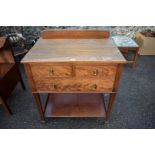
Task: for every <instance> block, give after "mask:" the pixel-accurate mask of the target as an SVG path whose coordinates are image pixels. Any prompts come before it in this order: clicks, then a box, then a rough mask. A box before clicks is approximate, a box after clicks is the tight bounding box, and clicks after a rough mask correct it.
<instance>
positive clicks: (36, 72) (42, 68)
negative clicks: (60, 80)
mask: <svg viewBox="0 0 155 155" xmlns="http://www.w3.org/2000/svg"><path fill="white" fill-rule="evenodd" d="M31 70H32V74H33V77H34V79H40V78H52V77H70V76H72V66H70V65H41V64H39V65H31Z"/></svg>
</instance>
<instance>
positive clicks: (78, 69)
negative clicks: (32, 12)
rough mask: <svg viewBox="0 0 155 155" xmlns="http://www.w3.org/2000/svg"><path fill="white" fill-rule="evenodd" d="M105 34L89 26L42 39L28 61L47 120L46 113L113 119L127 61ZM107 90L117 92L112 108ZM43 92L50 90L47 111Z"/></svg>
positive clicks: (29, 74) (31, 80)
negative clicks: (40, 95) (105, 101)
mask: <svg viewBox="0 0 155 155" xmlns="http://www.w3.org/2000/svg"><path fill="white" fill-rule="evenodd" d="M103 34H104V33H102V32H101V31H86V30H84V31H81V30H80V31H72V30H71V31H69V30H67V31H63V30H61V31H58V30H56V31H54V30H50V31H44V32H42V34H41V36H42V38H40V39H39V40H38V42H37V43H36V44H35V46H33V48H32V49H31V50H30V52H29V53H28V54H27V55H26V57H25V58H24V59H23V61H22V62H23V63H24V65H25V69H26V73H27V77H28V81H29V84H30V87H31V90H32V92H33V94H34V97H35V100H36V104H37V107H38V110H39V113H40V117H41V120H44V116H48V117H55V116H78V117H84V116H85V117H96V116H97V117H100V116H105V117H106V119H108V118H109V115H110V112H111V109H112V105H113V103H114V99H115V95H116V92H117V89H118V85H119V81H120V77H121V70H122V67H123V65H124V64H125V63H126V60H125V59H124V57H123V56H122V54H121V53H120V51H119V50H118V49H117V47H116V46H115V45H114V44H113V42H112V40H111V39H109V38H108V37H109V36H108V35H107V36H106V35H103ZM105 34H107V33H105ZM103 38H104V39H103ZM105 38H106V39H105ZM102 92H104V93H110V94H111V95H110V100H109V102H108V107H107V109H106V106H105V104H104V98H103V97H102V94H101V93H102ZM39 93H49V95H48V99H47V102H46V107H45V110H43V108H42V104H41V100H40V97H39ZM101 105H102V106H101Z"/></svg>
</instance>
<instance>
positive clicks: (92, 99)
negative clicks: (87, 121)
mask: <svg viewBox="0 0 155 155" xmlns="http://www.w3.org/2000/svg"><path fill="white" fill-rule="evenodd" d="M105 115H106V112H105V104H104V99H103V96H102V94H75V93H74V94H70V93H69V94H67V93H63V94H58V93H57V94H49V97H48V100H47V104H46V107H45V117H105Z"/></svg>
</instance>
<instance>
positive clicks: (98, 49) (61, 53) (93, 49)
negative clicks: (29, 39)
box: [22, 38, 126, 63]
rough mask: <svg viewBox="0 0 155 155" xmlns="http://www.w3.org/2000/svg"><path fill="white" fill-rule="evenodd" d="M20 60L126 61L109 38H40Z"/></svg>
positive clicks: (26, 61)
mask: <svg viewBox="0 0 155 155" xmlns="http://www.w3.org/2000/svg"><path fill="white" fill-rule="evenodd" d="M22 62H23V63H30V62H34V63H35V62H107V63H109V62H114V63H126V60H125V58H124V57H123V56H122V54H121V53H120V51H119V50H118V49H117V47H116V46H115V45H114V44H113V41H112V40H111V39H42V38H40V39H39V40H38V41H37V43H36V44H35V46H33V47H32V49H31V50H30V51H29V52H28V54H27V55H26V56H25V57H24V59H23V60H22Z"/></svg>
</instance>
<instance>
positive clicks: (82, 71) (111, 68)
mask: <svg viewBox="0 0 155 155" xmlns="http://www.w3.org/2000/svg"><path fill="white" fill-rule="evenodd" d="M115 74H116V65H105V66H82V65H81V66H76V77H102V78H103V77H106V78H111V77H112V78H113V77H114V76H115Z"/></svg>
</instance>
